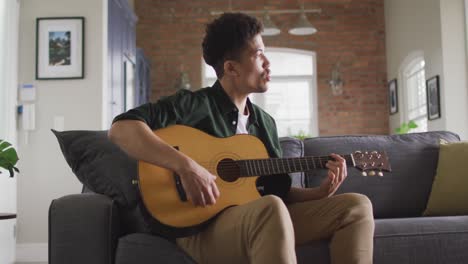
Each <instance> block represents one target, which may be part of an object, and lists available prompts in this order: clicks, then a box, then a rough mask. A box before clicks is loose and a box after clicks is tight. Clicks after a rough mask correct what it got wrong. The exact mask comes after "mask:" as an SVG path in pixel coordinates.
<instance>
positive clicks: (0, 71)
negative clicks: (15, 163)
mask: <svg viewBox="0 0 468 264" xmlns="http://www.w3.org/2000/svg"><path fill="white" fill-rule="evenodd" d="M18 19H19V3H18V1H17V0H6V1H1V2H0V58H1V60H0V139H5V140H7V141H9V142H10V143H12V144H13V146H14V147H15V148H16V147H17V143H16V114H15V113H16V106H17V105H16V97H17V94H16V91H17V89H16V87H17V74H18V67H17V66H18V57H17V56H18ZM16 184H17V176H16V177H15V178H10V177H9V175H8V171H5V170H2V174H0V212H9V213H16V211H17V209H16V208H17V207H16ZM15 225H16V219H9V220H2V221H0V263H12V262H13V261H14V256H15V233H14V230H15V228H14V227H15Z"/></svg>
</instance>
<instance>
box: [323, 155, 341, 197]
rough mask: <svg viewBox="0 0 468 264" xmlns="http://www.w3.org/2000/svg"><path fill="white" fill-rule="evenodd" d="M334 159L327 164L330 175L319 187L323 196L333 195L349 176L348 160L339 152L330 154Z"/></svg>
mask: <svg viewBox="0 0 468 264" xmlns="http://www.w3.org/2000/svg"><path fill="white" fill-rule="evenodd" d="M330 156H331V157H332V158H333V159H334V160H329V161H328V162H327V164H326V167H327V168H328V176H327V178H325V179H324V180H323V181H322V183H321V184H320V187H319V192H320V194H321V196H322V198H325V197H330V196H332V195H333V194H334V193H335V192H336V191H337V190H338V188H339V187H340V185H341V184H342V183H343V181H344V180H345V179H346V177H347V176H348V171H347V168H346V160H345V159H344V158H343V157H341V156H340V155H337V154H334V153H332V154H330Z"/></svg>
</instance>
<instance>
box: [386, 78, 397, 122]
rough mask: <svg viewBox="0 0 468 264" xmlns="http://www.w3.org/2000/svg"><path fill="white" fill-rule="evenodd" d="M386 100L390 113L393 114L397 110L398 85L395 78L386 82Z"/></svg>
mask: <svg viewBox="0 0 468 264" xmlns="http://www.w3.org/2000/svg"><path fill="white" fill-rule="evenodd" d="M388 101H389V106H390V109H389V110H390V114H391V115H393V114H395V113H397V112H398V87H397V80H396V79H393V80H391V81H390V82H388Z"/></svg>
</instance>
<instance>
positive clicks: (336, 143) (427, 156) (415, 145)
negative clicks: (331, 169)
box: [304, 132, 460, 218]
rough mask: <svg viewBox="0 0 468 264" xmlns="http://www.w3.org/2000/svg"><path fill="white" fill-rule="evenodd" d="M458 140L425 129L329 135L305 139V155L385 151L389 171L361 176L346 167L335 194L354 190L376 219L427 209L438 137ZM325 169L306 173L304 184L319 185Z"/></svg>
mask: <svg viewBox="0 0 468 264" xmlns="http://www.w3.org/2000/svg"><path fill="white" fill-rule="evenodd" d="M441 138H442V139H445V140H447V141H448V142H455V141H459V140H460V139H459V137H458V135H456V134H454V133H451V132H426V133H413V134H404V135H391V136H386V135H368V136H331V137H319V138H310V139H306V140H305V142H304V155H305V156H323V155H328V154H329V153H332V152H334V153H339V154H349V153H353V152H354V151H356V150H362V151H372V150H379V151H386V152H387V155H388V157H389V162H390V164H391V168H392V172H390V173H384V177H378V176H374V177H371V176H367V177H363V176H361V172H360V171H358V170H357V169H355V168H349V169H348V178H347V179H346V181H345V182H344V183H343V184H342V186H341V187H340V189H339V190H338V192H337V193H344V192H357V193H362V194H365V195H367V196H368V197H369V199H370V200H371V201H372V204H373V208H374V216H375V217H376V218H392V217H413V216H421V215H422V213H423V211H424V209H425V208H426V204H427V200H428V197H429V193H430V191H431V186H432V181H433V179H434V175H435V172H436V167H437V160H438V154H439V140H440V139H441ZM326 175H327V171H326V170H315V171H311V172H308V173H306V183H307V186H318V185H319V184H320V182H321V180H322V179H323V178H324V177H326Z"/></svg>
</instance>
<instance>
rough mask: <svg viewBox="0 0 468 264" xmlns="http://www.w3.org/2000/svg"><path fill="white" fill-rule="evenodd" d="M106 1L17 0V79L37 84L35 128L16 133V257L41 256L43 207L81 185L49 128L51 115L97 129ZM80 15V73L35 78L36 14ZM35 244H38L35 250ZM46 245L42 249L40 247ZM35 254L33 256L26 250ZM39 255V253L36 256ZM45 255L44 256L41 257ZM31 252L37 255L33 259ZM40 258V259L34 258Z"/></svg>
mask: <svg viewBox="0 0 468 264" xmlns="http://www.w3.org/2000/svg"><path fill="white" fill-rule="evenodd" d="M104 2H105V1H96V0H80V1H74V0H41V1H32V0H22V1H21V10H20V44H19V54H20V55H19V82H20V83H33V84H34V85H35V86H36V89H37V99H36V130H35V131H32V132H30V133H29V136H28V142H27V144H26V141H25V134H24V132H23V131H22V130H20V131H19V133H18V141H19V153H20V154H21V156H22V159H21V161H20V163H19V167H20V168H21V175H19V176H18V238H17V242H18V255H17V261H46V260H47V258H46V257H47V252H46V250H47V247H45V246H46V244H44V243H47V239H48V225H47V223H48V222H47V221H48V208H49V205H50V203H51V201H52V200H53V199H55V198H59V197H61V196H64V195H67V194H72V193H79V192H80V190H81V185H80V183H79V182H78V180H77V179H76V177H75V176H74V174H73V173H72V172H71V169H70V168H69V167H68V165H67V164H66V162H65V160H64V158H63V156H62V154H61V151H60V148H59V145H58V144H57V140H56V139H55V137H54V135H53V134H52V133H51V131H50V129H51V128H53V124H54V121H53V120H54V117H56V116H63V117H64V121H65V123H64V130H74V129H77V130H87V129H89V130H99V129H101V128H102V124H103V123H105V122H104V121H103V120H102V110H103V103H102V101H103V94H104V93H103V91H102V90H103V89H104V84H105V83H106V82H105V81H104V79H103V76H104V75H103V69H104V64H105V62H106V60H104V55H103V42H104V39H106V38H107V33H106V32H105V31H104V29H105V27H104V24H107V21H106V20H105V18H104V17H103V15H102V14H103V10H104V9H106V6H107V5H105V4H104ZM64 16H65V17H66V16H84V17H85V58H84V60H85V61H84V63H85V78H84V79H82V80H48V81H39V80H35V42H36V39H35V37H36V33H35V30H36V18H37V17H64ZM36 250H40V252H38V253H33V252H36ZM44 251H45V252H44ZM31 254H36V257H34V256H31ZM38 255H39V256H38ZM44 256H45V259H44ZM34 258H36V259H34ZM38 258H39V259H38Z"/></svg>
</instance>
